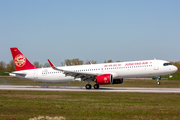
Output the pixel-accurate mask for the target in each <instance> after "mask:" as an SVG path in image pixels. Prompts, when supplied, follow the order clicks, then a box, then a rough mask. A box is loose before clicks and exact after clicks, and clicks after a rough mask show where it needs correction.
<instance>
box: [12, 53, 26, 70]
mask: <svg viewBox="0 0 180 120" xmlns="http://www.w3.org/2000/svg"><path fill="white" fill-rule="evenodd" d="M14 62H15V64H16V66H18V67H23V66H24V65H25V64H26V57H24V55H21V54H19V55H17V56H16V57H15V59H14Z"/></svg>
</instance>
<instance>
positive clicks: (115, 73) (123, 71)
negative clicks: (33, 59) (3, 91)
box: [9, 47, 178, 89]
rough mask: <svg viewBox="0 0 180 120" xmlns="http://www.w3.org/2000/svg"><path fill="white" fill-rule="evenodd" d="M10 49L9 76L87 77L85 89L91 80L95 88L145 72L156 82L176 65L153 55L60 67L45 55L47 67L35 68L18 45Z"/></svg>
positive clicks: (46, 79) (45, 79)
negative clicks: (139, 59)
mask: <svg viewBox="0 0 180 120" xmlns="http://www.w3.org/2000/svg"><path fill="white" fill-rule="evenodd" d="M10 50H11V53H12V57H13V60H14V64H15V67H16V71H14V72H12V73H9V75H10V76H13V77H18V78H23V79H28V80H33V81H40V82H45V83H61V82H74V81H87V82H88V84H87V85H86V86H85V88H86V89H91V88H92V86H91V84H90V82H92V81H94V82H95V83H96V84H94V86H93V87H94V89H99V85H107V84H122V83H123V81H124V78H136V77H148V76H156V78H157V84H158V85H160V81H159V78H160V76H162V75H169V74H172V73H174V72H176V71H177V69H178V68H177V67H176V66H174V65H171V63H170V62H168V61H165V60H156V59H154V60H141V61H129V62H115V63H102V64H91V65H89V64H88V65H76V66H61V67H55V66H54V64H53V63H52V62H51V61H50V60H49V59H48V62H49V64H50V65H51V67H48V68H37V67H35V66H34V65H33V64H31V63H30V62H29V60H28V59H27V58H26V57H25V56H24V55H23V54H22V53H21V52H20V51H19V49H18V48H16V47H13V48H10Z"/></svg>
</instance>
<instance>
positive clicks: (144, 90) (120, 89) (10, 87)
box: [0, 85, 180, 93]
mask: <svg viewBox="0 0 180 120" xmlns="http://www.w3.org/2000/svg"><path fill="white" fill-rule="evenodd" d="M0 90H27V91H59V92H61V91H68V92H137V93H180V88H142V87H100V88H99V89H94V88H92V89H85V87H84V86H45V85H41V86H25V85H0Z"/></svg>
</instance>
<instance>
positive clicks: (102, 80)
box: [96, 74, 113, 85]
mask: <svg viewBox="0 0 180 120" xmlns="http://www.w3.org/2000/svg"><path fill="white" fill-rule="evenodd" d="M112 81H113V77H112V75H111V74H104V75H98V76H96V82H97V84H99V85H104V84H112Z"/></svg>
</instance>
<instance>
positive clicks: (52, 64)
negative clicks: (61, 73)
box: [48, 59, 56, 69]
mask: <svg viewBox="0 0 180 120" xmlns="http://www.w3.org/2000/svg"><path fill="white" fill-rule="evenodd" d="M48 62H49V64H50V65H51V67H52V68H53V69H55V68H56V67H54V65H53V64H52V62H51V61H50V60H49V59H48Z"/></svg>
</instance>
